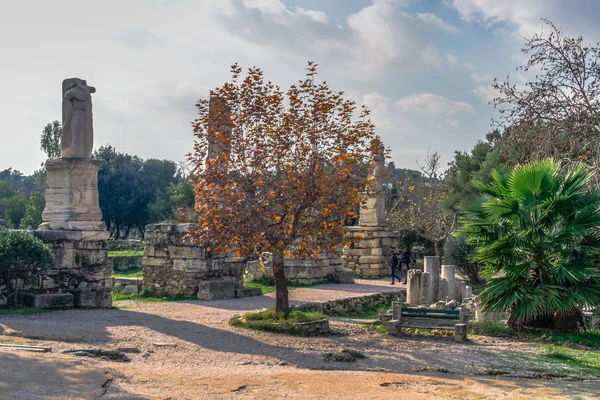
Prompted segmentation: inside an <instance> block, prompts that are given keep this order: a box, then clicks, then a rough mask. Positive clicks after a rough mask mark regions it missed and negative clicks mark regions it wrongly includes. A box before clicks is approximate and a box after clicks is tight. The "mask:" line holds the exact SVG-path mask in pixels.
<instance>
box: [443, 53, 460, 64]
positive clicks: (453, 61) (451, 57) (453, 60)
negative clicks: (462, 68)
mask: <svg viewBox="0 0 600 400" xmlns="http://www.w3.org/2000/svg"><path fill="white" fill-rule="evenodd" d="M446 60H447V61H448V64H450V65H458V64H459V63H460V61H459V59H458V57H457V56H455V55H454V54H450V53H446Z"/></svg>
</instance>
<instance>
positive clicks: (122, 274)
mask: <svg viewBox="0 0 600 400" xmlns="http://www.w3.org/2000/svg"><path fill="white" fill-rule="evenodd" d="M112 277H113V278H142V277H143V271H142V269H141V268H135V267H134V268H128V269H125V270H122V271H115V272H114V273H113V274H112Z"/></svg>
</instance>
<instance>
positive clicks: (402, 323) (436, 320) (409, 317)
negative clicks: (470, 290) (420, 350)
mask: <svg viewBox="0 0 600 400" xmlns="http://www.w3.org/2000/svg"><path fill="white" fill-rule="evenodd" d="M386 327H387V330H388V333H389V334H390V335H398V334H399V333H400V330H401V329H402V328H412V329H415V328H418V329H445V330H454V340H455V341H457V342H462V341H464V340H465V339H466V338H467V331H468V328H469V310H468V309H467V308H459V309H456V310H436V309H433V308H412V307H402V306H396V307H394V312H393V313H392V319H391V320H390V321H388V322H386Z"/></svg>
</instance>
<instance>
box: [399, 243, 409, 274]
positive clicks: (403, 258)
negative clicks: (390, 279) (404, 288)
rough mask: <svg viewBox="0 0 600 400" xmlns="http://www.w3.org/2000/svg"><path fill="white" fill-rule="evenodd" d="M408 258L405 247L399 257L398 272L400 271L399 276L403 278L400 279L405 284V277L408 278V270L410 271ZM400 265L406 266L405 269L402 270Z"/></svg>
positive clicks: (407, 250)
mask: <svg viewBox="0 0 600 400" xmlns="http://www.w3.org/2000/svg"><path fill="white" fill-rule="evenodd" d="M410 257H411V255H410V249H409V248H408V247H405V248H404V251H403V252H402V254H401V255H400V271H402V274H401V275H402V276H403V278H404V279H402V283H406V277H407V276H408V270H409V269H410V261H411V259H410ZM402 264H405V265H406V269H404V268H402Z"/></svg>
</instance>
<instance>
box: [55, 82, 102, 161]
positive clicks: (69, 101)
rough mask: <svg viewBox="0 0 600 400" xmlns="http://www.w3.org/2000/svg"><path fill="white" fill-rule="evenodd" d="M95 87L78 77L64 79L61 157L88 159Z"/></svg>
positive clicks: (90, 152) (92, 128)
mask: <svg viewBox="0 0 600 400" xmlns="http://www.w3.org/2000/svg"><path fill="white" fill-rule="evenodd" d="M95 92H96V88H94V87H92V86H88V84H87V82H86V81H85V80H83V79H79V78H70V79H65V80H64V81H63V84H62V93H63V103H62V112H63V131H62V137H61V142H60V153H61V156H62V157H72V158H83V159H90V157H91V156H92V150H93V148H94V127H93V120H92V93H95Z"/></svg>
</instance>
